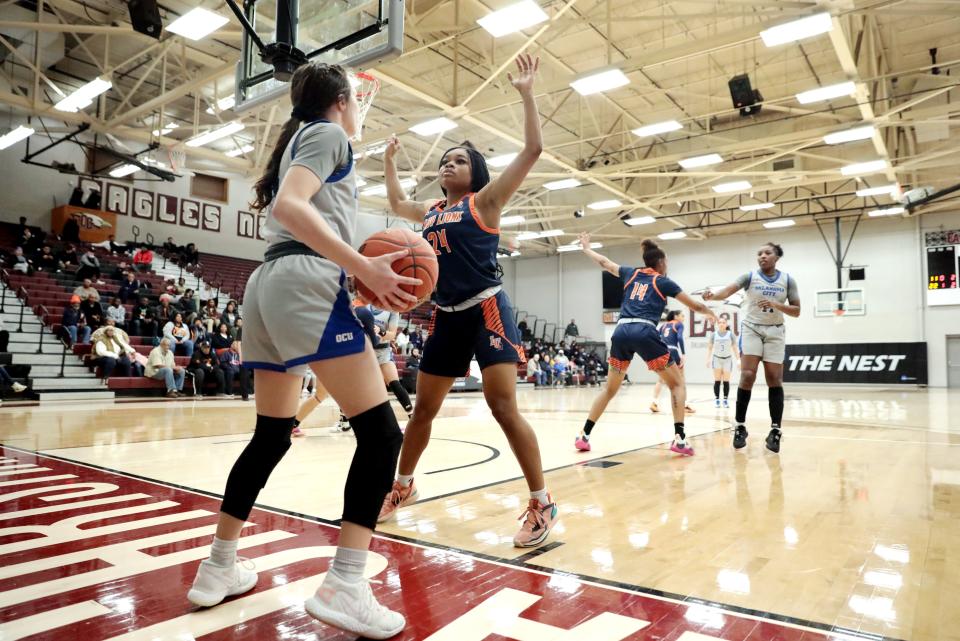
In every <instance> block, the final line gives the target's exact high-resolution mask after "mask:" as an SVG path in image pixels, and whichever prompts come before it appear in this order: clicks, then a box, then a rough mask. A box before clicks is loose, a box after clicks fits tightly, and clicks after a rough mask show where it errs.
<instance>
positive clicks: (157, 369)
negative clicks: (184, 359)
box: [144, 338, 186, 398]
mask: <svg viewBox="0 0 960 641" xmlns="http://www.w3.org/2000/svg"><path fill="white" fill-rule="evenodd" d="M144 375H145V376H146V377H147V378H152V379H154V380H158V381H163V382H164V383H166V385H167V396H168V397H169V398H177V397H178V396H182V390H183V379H184V378H185V377H186V371H185V370H184V369H183V368H182V367H180V366H179V365H177V363H176V360H174V357H173V351H172V350H171V349H170V341H168V340H167V339H166V338H163V339H161V340H160V344H159V345H157V346H156V347H154V348H153V350H152V351H151V352H150V356H148V357H147V368H146V372H145V374H144Z"/></svg>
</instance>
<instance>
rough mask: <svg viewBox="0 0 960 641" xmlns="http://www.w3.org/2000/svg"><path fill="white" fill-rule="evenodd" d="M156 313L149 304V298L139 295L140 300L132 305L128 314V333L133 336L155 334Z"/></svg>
mask: <svg viewBox="0 0 960 641" xmlns="http://www.w3.org/2000/svg"><path fill="white" fill-rule="evenodd" d="M156 317H157V316H156V313H155V312H154V310H153V307H151V306H150V299H148V298H147V297H146V296H141V297H140V302H139V303H138V304H137V305H135V306H134V308H133V313H132V314H131V315H130V333H131V334H133V335H134V336H156V335H157V322H156Z"/></svg>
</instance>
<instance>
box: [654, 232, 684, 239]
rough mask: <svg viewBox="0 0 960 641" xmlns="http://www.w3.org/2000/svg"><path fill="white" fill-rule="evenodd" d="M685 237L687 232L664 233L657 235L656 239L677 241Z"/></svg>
mask: <svg viewBox="0 0 960 641" xmlns="http://www.w3.org/2000/svg"><path fill="white" fill-rule="evenodd" d="M686 237H687V232H684V231H665V232H663V233H662V234H657V238H659V239H660V240H677V239H680V238H686Z"/></svg>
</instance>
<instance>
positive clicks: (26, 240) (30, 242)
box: [17, 227, 40, 254]
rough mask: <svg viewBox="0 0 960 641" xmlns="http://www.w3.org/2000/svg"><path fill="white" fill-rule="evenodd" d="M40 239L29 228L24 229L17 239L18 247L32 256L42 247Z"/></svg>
mask: <svg viewBox="0 0 960 641" xmlns="http://www.w3.org/2000/svg"><path fill="white" fill-rule="evenodd" d="M39 240H40V239H39V238H38V237H37V236H36V235H34V233H33V230H31V229H30V228H29V227H25V228H24V229H23V233H21V234H20V236H19V237H18V238H17V245H18V246H20V247H22V248H23V251H24V252H26V253H28V254H32V253H33V252H34V251H36V250H37V248H38V247H39V246H40V242H39Z"/></svg>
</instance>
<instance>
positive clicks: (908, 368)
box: [783, 343, 927, 385]
mask: <svg viewBox="0 0 960 641" xmlns="http://www.w3.org/2000/svg"><path fill="white" fill-rule="evenodd" d="M783 366H784V372H783V379H784V380H785V381H787V382H790V383H856V384H876V385H926V384H927V344H926V343H835V344H825V345H787V358H786V360H785V361H784V364H783Z"/></svg>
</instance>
